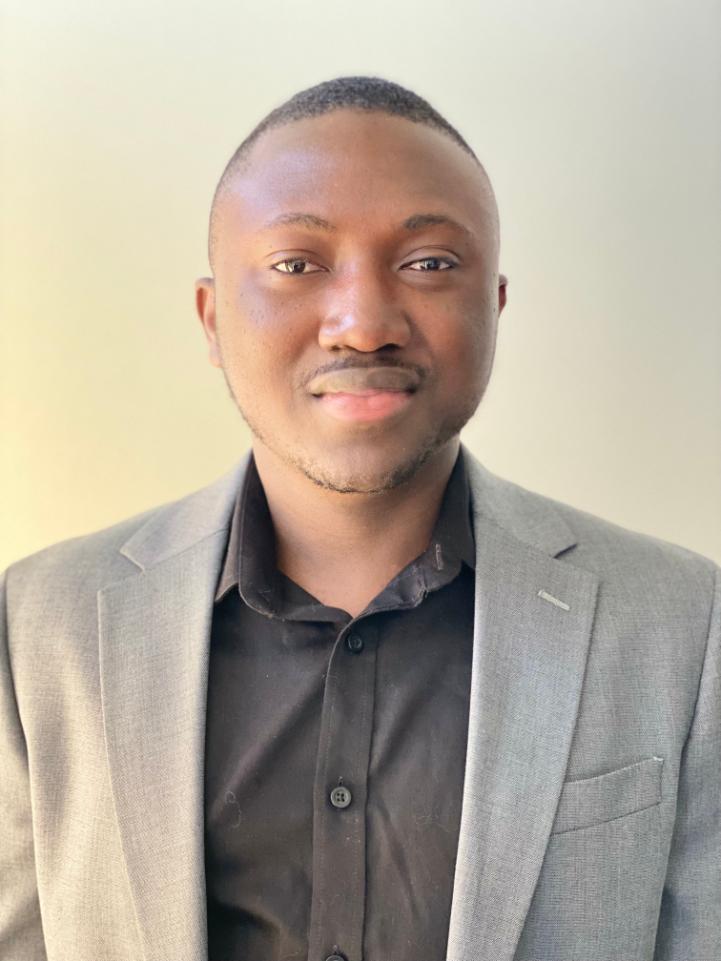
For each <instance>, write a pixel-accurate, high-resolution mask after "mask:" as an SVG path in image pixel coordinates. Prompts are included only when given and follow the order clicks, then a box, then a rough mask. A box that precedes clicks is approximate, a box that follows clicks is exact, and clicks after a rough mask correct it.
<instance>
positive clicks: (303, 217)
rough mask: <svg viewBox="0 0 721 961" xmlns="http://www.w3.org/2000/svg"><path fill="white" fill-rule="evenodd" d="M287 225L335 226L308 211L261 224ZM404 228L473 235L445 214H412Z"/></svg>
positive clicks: (312, 227)
mask: <svg viewBox="0 0 721 961" xmlns="http://www.w3.org/2000/svg"><path fill="white" fill-rule="evenodd" d="M281 226H282V227H287V226H300V227H306V228H307V229H309V230H325V231H333V230H335V229H336V227H335V226H334V225H333V224H331V223H329V222H328V221H327V220H323V218H322V217H317V216H316V215H315V214H310V213H295V212H294V213H287V214H279V215H278V216H277V217H273V219H272V220H269V221H268V222H267V223H265V224H263V230H270V229H271V228H272V227H281ZM401 226H402V227H403V229H404V230H408V231H410V232H413V231H416V230H423V229H424V228H425V227H436V226H448V227H454V228H455V229H456V230H460V231H461V232H462V233H464V234H467V235H468V236H470V237H472V236H473V231H472V230H470V228H468V227H466V226H464V225H463V224H461V223H459V222H458V221H457V220H453V218H452V217H448V216H446V215H445V214H432V213H427V214H412V215H411V216H410V217H407V218H406V219H405V220H404V221H403V223H402V224H401Z"/></svg>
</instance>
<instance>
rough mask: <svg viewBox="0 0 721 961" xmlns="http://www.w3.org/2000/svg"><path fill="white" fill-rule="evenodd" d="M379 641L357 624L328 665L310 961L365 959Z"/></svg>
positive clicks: (371, 629)
mask: <svg viewBox="0 0 721 961" xmlns="http://www.w3.org/2000/svg"><path fill="white" fill-rule="evenodd" d="M377 642H378V638H377V630H376V628H375V626H374V624H373V621H372V619H371V618H367V619H366V620H357V621H351V622H350V623H349V624H348V625H347V626H346V627H345V628H344V629H343V630H342V631H341V632H340V634H339V635H338V637H337V639H336V642H335V644H334V646H333V650H332V652H331V656H330V660H329V662H328V670H327V674H326V681H325V689H324V693H323V707H322V713H321V727H320V735H319V739H318V758H317V764H316V772H315V781H314V787H313V894H312V901H311V915H310V927H309V937H308V961H326V959H328V958H334V959H335V958H339V959H346V961H362V957H363V926H364V923H365V889H366V803H367V790H368V766H369V760H370V748H371V736H372V731H373V714H374V702H375V665H376V652H377Z"/></svg>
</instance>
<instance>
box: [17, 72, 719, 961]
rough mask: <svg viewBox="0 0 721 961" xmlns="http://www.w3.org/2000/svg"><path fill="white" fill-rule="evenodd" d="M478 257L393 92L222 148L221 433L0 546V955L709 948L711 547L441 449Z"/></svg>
mask: <svg viewBox="0 0 721 961" xmlns="http://www.w3.org/2000/svg"><path fill="white" fill-rule="evenodd" d="M498 251H499V240H498V217H497V211H496V206H495V200H494V196H493V191H492V188H491V185H490V183H489V181H488V178H487V176H486V174H485V171H484V170H483V168H482V166H481V165H480V163H479V162H478V160H477V159H476V157H475V155H474V154H473V152H472V151H471V149H470V147H469V146H468V145H467V144H466V143H465V141H464V140H463V139H462V138H461V137H460V135H459V134H458V133H457V132H456V131H455V130H454V129H453V128H452V127H450V126H449V125H448V124H447V122H446V121H445V120H443V118H442V117H440V115H439V114H437V113H436V112H435V111H434V110H433V109H432V108H431V107H430V106H429V105H428V104H427V103H426V102H425V101H423V100H422V99H421V98H419V97H417V96H416V95H414V94H413V93H411V92H410V91H407V90H404V89H403V88H401V87H398V86H397V85H395V84H391V83H388V82H385V81H382V80H378V79H374V78H342V79H339V80H335V81H330V82H328V83H324V84H320V85H319V86H317V87H314V88H311V89H309V90H306V91H303V92H302V93H300V94H298V95H296V97H294V98H292V99H291V100H290V101H288V102H287V103H286V104H284V105H283V106H281V107H280V108H278V109H277V110H276V111H274V112H273V113H272V114H270V115H269V117H267V118H266V119H265V120H264V121H263V122H262V123H261V124H260V125H259V126H258V128H256V130H255V131H254V132H253V133H252V134H251V135H250V136H249V137H248V138H247V139H246V141H245V142H244V143H243V144H242V145H241V147H240V148H239V150H238V151H237V152H236V154H235V155H234V157H233V158H232V159H231V161H230V163H229V165H228V167H227V168H226V171H225V173H224V175H223V177H222V178H221V182H220V184H219V186H218V189H217V191H216V195H215V198H214V203H213V209H212V214H211V230H210V259H211V266H212V273H213V276H212V278H204V279H201V280H200V281H198V284H197V307H198V312H199V315H200V319H201V322H202V325H203V329H204V332H205V335H206V337H207V340H208V344H209V350H210V359H211V362H212V363H213V364H214V365H215V366H217V367H219V368H220V369H221V370H222V371H223V374H224V376H225V379H226V381H227V384H228V387H229V390H230V392H231V394H232V396H233V398H234V399H235V401H236V402H237V404H238V407H239V409H240V411H241V413H242V415H243V417H244V418H245V420H246V421H247V423H248V424H249V426H250V428H251V431H252V434H253V446H252V452H251V453H250V454H248V455H246V456H245V457H244V458H243V459H242V461H241V462H240V463H239V465H238V466H237V467H236V468H235V469H234V470H233V471H232V472H231V473H230V474H229V475H228V476H227V477H224V478H221V479H220V480H219V481H217V482H216V483H214V484H212V485H211V486H209V487H207V488H205V489H203V490H201V491H198V492H197V493H195V494H192V495H190V496H188V497H186V498H184V499H182V500H180V501H178V502H176V503H173V504H170V505H166V506H163V507H161V508H158V509H155V510H151V511H148V512H146V513H145V514H143V515H141V516H140V517H136V518H132V519H130V520H128V521H125V522H123V523H121V524H119V525H116V526H115V527H112V528H110V529H108V530H105V531H101V532H99V533H97V534H93V535H91V536H88V537H83V538H78V539H75V540H72V541H68V542H65V543H63V544H59V545H56V546H54V547H52V548H49V549H47V550H46V551H42V552H40V553H39V554H37V555H35V556H33V557H31V558H27V559H25V560H24V561H21V562H19V563H18V564H15V565H13V566H12V567H11V568H10V569H9V570H8V571H7V573H6V578H5V588H6V624H7V631H6V643H5V642H4V644H3V664H4V667H3V673H2V681H3V691H2V702H1V707H2V722H3V723H2V730H3V735H2V736H3V750H2V765H3V766H2V771H1V772H0V773H1V777H0V792H1V793H0V800H1V802H2V811H3V817H4V840H3V845H2V854H1V859H2V860H1V861H0V870H1V872H2V873H1V876H2V879H3V880H2V887H1V893H0V903H1V905H2V914H1V915H0V954H1V955H2V957H3V958H8V959H10V958H12V959H19V961H30V959H32V961H36V959H48V961H50V959H56V961H57V959H61V961H101V959H102V961H140V959H144V961H201V959H206V958H208V959H209V961H241V959H243V961H246V959H247V961H251V959H252V961H281V959H283V961H300V959H306V958H308V959H312V961H316V959H317V961H324V959H326V961H328V959H333V961H337V959H347V961H361V959H366V961H442V959H448V961H512V959H519V961H520V959H525V961H531V959H534V961H541V959H545V961H611V959H614V961H632V959H633V961H642V959H649V961H651V959H654V961H672V959H673V961H681V959H695V961H701V959H704V961H711V959H717V961H718V959H721V836H720V822H721V814H720V801H721V774H720V768H721V764H720V756H721V755H720V749H721V744H720V739H721V732H720V726H721V725H720V713H721V709H720V703H721V701H720V699H719V651H720V648H721V605H720V603H719V570H718V568H717V567H716V565H715V564H713V562H711V561H710V560H707V559H706V558H703V557H700V556H699V555H696V554H693V553H691V552H689V551H687V550H684V549H682V548H680V547H675V546H673V545H669V544H665V543H662V542H661V541H658V540H656V539H653V538H649V537H645V536H642V535H639V534H636V533H632V532H629V531H625V530H623V529H621V528H618V527H616V526H614V525H612V524H610V523H608V522H605V521H603V520H601V519H598V518H595V517H592V516H591V515H589V514H586V513H583V512H581V511H579V510H576V509H573V508H571V507H569V506H566V505H563V504H560V503H557V502H555V501H551V500H549V499H548V498H546V497H542V496H540V495H538V494H535V493H531V492H529V491H526V490H524V489H522V488H521V487H518V486H517V485H514V484H513V483H511V482H510V481H507V480H503V479H502V478H500V477H497V476H495V475H493V474H491V473H490V472H489V471H487V470H486V469H485V468H484V467H483V466H482V465H481V464H480V463H478V461H476V460H475V458H474V457H473V456H472V455H471V454H470V453H469V451H468V450H467V449H465V448H464V447H462V446H461V445H460V441H459V433H460V431H461V429H462V428H463V426H464V425H465V424H466V423H467V422H468V420H469V419H470V417H471V416H472V414H473V413H474V411H475V410H476V408H477V406H478V404H479V403H480V400H481V398H482V396H483V393H484V391H485V388H486V385H487V383H488V379H489V376H490V373H491V367H492V361H493V355H494V349H495V343H496V333H497V323H498V318H499V315H500V313H501V311H502V309H503V307H504V304H505V299H506V279H505V278H504V277H503V275H501V274H499V273H498Z"/></svg>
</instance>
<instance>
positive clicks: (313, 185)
mask: <svg viewBox="0 0 721 961" xmlns="http://www.w3.org/2000/svg"><path fill="white" fill-rule="evenodd" d="M494 209H495V208H494V201H493V198H492V194H491V191H490V187H489V185H488V184H487V182H486V180H485V177H484V175H483V173H482V171H481V170H480V169H479V167H478V166H477V165H476V164H475V162H474V161H473V159H472V158H471V157H470V156H469V155H467V154H466V153H465V151H463V150H462V149H461V148H460V147H459V146H457V145H456V144H455V143H454V142H453V141H452V140H451V139H450V138H449V137H447V136H445V135H444V134H441V133H439V132H437V131H435V130H433V129H431V128H429V127H426V126H422V125H420V124H415V123H412V122H410V121H408V120H405V119H402V118H397V117H389V116H387V115H385V114H381V113H358V112H351V111H347V110H338V111H335V112H333V113H329V114H325V115H323V116H321V117H316V118H312V119H307V120H301V121H296V122H293V123H290V124H288V125H286V126H284V127H280V128H277V129H274V130H270V131H268V132H266V133H265V134H263V135H261V137H260V138H259V140H258V141H256V143H255V144H254V145H253V147H252V149H251V153H250V156H249V162H248V164H247V165H246V167H245V168H244V169H242V170H241V171H239V172H238V173H237V174H236V175H235V177H234V178H233V180H232V181H231V184H230V190H229V191H228V192H227V194H226V195H224V197H223V198H222V199H221V201H220V207H219V211H218V217H217V228H218V230H217V238H216V245H215V248H214V257H213V260H214V264H213V267H214V280H213V281H211V280H209V279H204V280H201V281H198V284H197V304H198V311H199V314H200V316H201V320H202V322H203V326H204V328H205V332H206V335H207V337H208V340H209V342H210V356H211V362H212V363H214V364H215V365H216V366H218V367H222V369H223V371H224V374H225V378H226V381H227V383H228V386H229V389H230V391H231V393H232V395H233V396H234V398H235V400H236V402H237V404H238V407H239V408H240V410H241V412H242V414H243V417H244V418H245V420H246V421H247V423H248V425H249V426H250V428H251V430H252V432H253V434H254V435H255V438H256V441H255V443H256V444H258V443H260V444H263V445H265V447H267V448H268V449H269V450H270V451H271V452H272V453H273V454H274V455H275V456H276V457H277V458H280V460H281V461H283V462H284V463H286V464H288V465H292V466H293V467H294V468H297V469H298V470H300V471H302V472H303V473H304V474H305V475H306V476H307V477H309V478H311V479H312V480H313V481H314V482H315V483H317V484H320V485H322V486H325V487H328V488H331V489H334V490H342V491H365V492H369V491H377V490H384V489H388V488H390V487H393V486H396V485H397V484H399V483H402V482H403V481H405V480H407V479H408V478H410V477H411V476H413V474H414V473H415V472H416V471H417V470H418V468H419V467H420V465H421V464H423V463H424V462H425V461H426V460H427V459H428V458H430V457H432V456H433V455H434V454H436V453H437V452H439V451H441V450H442V449H443V448H445V447H446V445H448V444H449V443H454V442H455V438H456V437H457V435H458V433H459V431H460V430H461V428H462V427H463V426H464V424H465V423H466V422H467V421H468V420H469V419H470V417H471V416H472V414H473V413H474V411H475V410H476V408H477V406H478V404H479V402H480V400H481V397H482V396H483V393H484V391H485V388H486V385H487V383H488V379H489V377H490V373H491V367H492V363H493V355H494V351H495V343H496V331H497V321H498V315H499V313H500V310H501V309H502V307H503V303H504V296H505V287H504V286H503V284H504V280H503V278H501V280H500V283H499V276H498V268H497V264H498V242H497V234H496V227H495V220H494Z"/></svg>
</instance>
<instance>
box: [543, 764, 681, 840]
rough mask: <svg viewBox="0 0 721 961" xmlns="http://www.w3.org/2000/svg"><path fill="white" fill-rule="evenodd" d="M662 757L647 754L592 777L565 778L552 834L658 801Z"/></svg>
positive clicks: (600, 820)
mask: <svg viewBox="0 0 721 961" xmlns="http://www.w3.org/2000/svg"><path fill="white" fill-rule="evenodd" d="M662 771H663V758H661V757H647V758H643V760H641V761H636V762H635V763H634V764H627V765H626V766H625V767H620V768H616V770H614V771H608V772H606V773H605V774H598V775H596V776H595V777H588V778H582V779H581V780H578V781H566V783H565V784H564V785H563V790H562V791H561V797H560V799H559V802H558V807H557V808H556V817H555V820H554V822H553V826H552V828H551V834H563V833H565V832H566V831H577V830H579V829H580V828H587V827H592V826H593V825H595V824H603V823H604V822H606V821H612V820H614V819H615V818H620V817H624V816H625V815H627V814H633V813H634V812H635V811H642V810H643V809H644V808H648V807H652V806H653V805H655V804H658V803H659V802H660V801H661V773H662Z"/></svg>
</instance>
